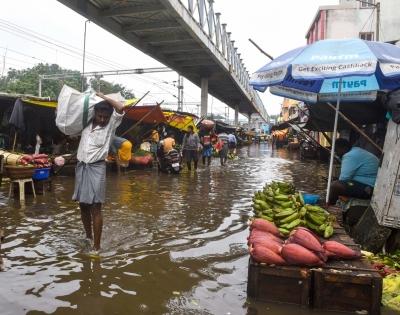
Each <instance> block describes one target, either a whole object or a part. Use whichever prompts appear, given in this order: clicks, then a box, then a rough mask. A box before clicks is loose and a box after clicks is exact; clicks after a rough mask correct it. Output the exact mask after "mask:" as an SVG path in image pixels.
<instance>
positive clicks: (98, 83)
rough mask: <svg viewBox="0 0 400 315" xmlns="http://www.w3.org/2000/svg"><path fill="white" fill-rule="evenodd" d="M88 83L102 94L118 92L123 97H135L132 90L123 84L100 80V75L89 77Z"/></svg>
mask: <svg viewBox="0 0 400 315" xmlns="http://www.w3.org/2000/svg"><path fill="white" fill-rule="evenodd" d="M90 85H91V86H92V88H93V89H95V90H96V91H100V92H102V93H103V94H111V93H117V92H120V93H121V95H122V96H123V97H124V98H125V99H131V98H135V94H134V93H133V92H132V90H128V89H127V88H126V87H125V86H123V85H121V84H118V83H111V82H108V81H105V80H102V79H101V78H100V77H95V78H91V79H90Z"/></svg>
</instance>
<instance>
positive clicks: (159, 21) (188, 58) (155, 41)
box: [58, 0, 257, 115]
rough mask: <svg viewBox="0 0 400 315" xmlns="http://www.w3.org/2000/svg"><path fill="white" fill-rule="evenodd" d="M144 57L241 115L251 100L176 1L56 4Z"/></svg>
mask: <svg viewBox="0 0 400 315" xmlns="http://www.w3.org/2000/svg"><path fill="white" fill-rule="evenodd" d="M58 1H59V2H61V3H63V4H65V5H66V6H68V7H69V8H71V9H73V10H74V11H76V12H78V13H79V14H81V15H83V16H85V17H86V18H87V19H90V20H91V21H93V22H94V23H96V24H98V25H99V26H101V27H102V28H104V29H106V30H108V31H109V32H111V33H112V34H114V35H116V36H117V37H119V38H121V39H122V40H124V41H125V42H127V43H129V44H131V45H132V46H134V47H136V48H137V49H139V50H141V51H142V52H144V53H145V54H147V55H149V56H151V57H153V58H154V59H156V60H158V61H160V62H161V63H163V64H165V65H167V66H168V67H170V68H172V69H174V70H175V71H177V72H178V73H180V74H181V75H183V76H184V77H186V78H187V79H189V80H190V81H192V82H193V83H194V84H196V85H197V86H199V87H200V86H201V80H202V78H203V79H204V78H207V79H208V92H209V93H210V94H211V95H213V96H214V97H216V98H218V99H219V100H221V101H222V102H224V103H226V104H227V105H229V106H230V107H232V108H235V107H236V108H237V106H238V109H239V112H241V113H243V114H246V115H247V114H249V113H256V112H257V109H256V108H255V106H254V104H253V103H252V100H251V95H250V94H249V93H248V92H247V91H246V90H245V89H244V88H243V86H241V84H240V81H239V80H238V79H236V78H235V76H234V75H232V74H231V69H230V66H229V64H228V63H227V62H226V60H225V59H224V58H223V56H222V55H221V53H220V52H219V51H218V50H217V49H216V48H215V45H214V44H213V42H212V41H210V40H209V38H208V37H207V35H206V34H205V33H204V32H203V31H202V29H201V28H200V27H199V25H198V23H197V22H196V21H195V20H194V19H193V18H192V16H191V15H190V13H189V12H188V11H187V9H186V8H185V7H184V6H183V5H182V4H181V3H180V2H179V1H177V0H58Z"/></svg>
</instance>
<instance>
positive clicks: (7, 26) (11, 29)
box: [0, 19, 196, 99]
mask: <svg viewBox="0 0 400 315" xmlns="http://www.w3.org/2000/svg"><path fill="white" fill-rule="evenodd" d="M0 30H1V31H4V32H7V33H9V34H12V35H14V36H18V37H20V38H23V39H25V40H28V41H31V42H33V43H35V44H38V45H41V46H43V47H46V48H48V49H51V50H54V51H56V53H58V51H59V50H58V49H60V51H59V52H60V53H62V54H65V55H67V56H70V57H72V58H75V59H81V58H82V55H83V52H82V51H81V49H79V48H77V47H74V46H72V45H69V44H66V43H63V42H61V41H59V40H56V39H54V38H51V37H49V36H47V35H43V34H40V33H38V32H36V31H33V30H30V29H28V28H25V27H23V26H19V25H16V24H14V23H12V22H9V21H6V20H4V19H0ZM33 38H34V39H33ZM52 46H55V47H57V48H58V49H57V48H54V47H52ZM18 53H19V54H21V55H24V54H22V53H20V52H18ZM25 56H29V55H26V54H25ZM29 57H31V58H34V59H37V60H40V61H42V62H46V61H45V60H43V59H40V58H37V57H33V56H29ZM86 58H87V59H88V60H87V62H88V63H90V64H92V65H96V66H99V65H101V66H103V67H104V66H106V67H107V68H112V70H117V69H120V68H129V67H126V66H124V65H121V64H119V63H116V62H114V61H110V60H107V59H106V58H103V57H101V56H98V55H96V54H93V53H91V52H86ZM128 76H129V77H131V78H132V79H134V80H140V81H141V82H142V81H147V82H149V83H151V84H152V85H153V86H154V85H155V86H156V87H157V88H159V89H161V90H163V91H165V92H166V94H169V95H171V96H173V97H175V98H176V95H175V94H174V92H171V91H168V90H167V89H166V88H163V87H162V86H161V84H160V80H158V79H155V78H151V80H152V81H153V82H152V81H151V80H150V79H149V78H147V80H146V78H144V77H143V74H141V75H140V76H141V78H140V79H138V78H137V77H136V75H134V74H132V75H128ZM154 81H159V82H158V83H156V82H154ZM161 83H162V82H161ZM186 94H187V93H186ZM189 96H190V97H192V98H193V99H196V98H195V97H193V96H192V95H189Z"/></svg>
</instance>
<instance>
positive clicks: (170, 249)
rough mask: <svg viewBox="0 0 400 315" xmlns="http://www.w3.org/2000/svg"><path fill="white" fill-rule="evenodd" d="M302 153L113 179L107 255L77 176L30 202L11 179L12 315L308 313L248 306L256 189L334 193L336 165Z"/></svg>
mask: <svg viewBox="0 0 400 315" xmlns="http://www.w3.org/2000/svg"><path fill="white" fill-rule="evenodd" d="M294 158H295V156H290V155H289V153H288V152H287V151H285V150H284V151H272V150H271V147H270V146H268V144H261V145H252V146H250V147H244V148H242V149H241V150H240V151H239V159H238V160H235V161H229V163H228V165H227V166H225V167H222V168H221V167H220V166H219V165H218V162H219V161H218V160H217V159H214V160H213V163H212V166H211V168H210V169H207V168H205V167H203V166H200V169H199V170H198V172H197V173H188V172H187V171H186V170H184V171H183V172H182V173H181V174H180V175H166V174H159V173H158V172H157V171H156V170H143V171H140V170H134V171H129V172H127V173H126V174H123V175H121V176H120V177H118V175H116V174H114V173H111V172H109V173H108V181H107V192H108V193H107V203H106V205H105V206H104V211H103V214H104V231H103V239H102V247H103V251H102V253H103V254H102V259H101V260H91V259H89V258H87V257H86V256H85V255H83V254H82V240H83V227H82V223H81V221H80V213H79V208H78V205H77V204H76V203H75V202H72V201H71V195H72V188H73V184H74V179H73V177H68V176H59V177H56V178H54V179H53V192H51V193H50V192H46V195H45V196H38V198H37V199H36V201H32V199H31V198H28V201H27V202H26V205H25V206H24V207H20V206H19V204H18V203H14V201H13V200H11V201H10V202H9V201H8V199H7V192H8V185H7V184H4V183H3V185H2V188H1V192H0V202H1V211H0V226H1V227H2V228H4V230H5V234H6V238H5V241H4V243H3V244H2V250H3V255H4V256H5V267H6V270H5V272H1V273H0V314H2V315H19V314H30V315H33V314H62V315H64V314H127V315H128V314H293V311H295V312H296V313H297V314H299V313H300V311H299V310H298V309H297V308H293V307H290V306H278V305H275V306H274V305H262V304H259V303H247V302H246V286H247V263H248V254H247V246H246V237H247V235H248V228H247V220H248V219H249V217H250V216H251V215H252V212H251V207H250V205H251V197H252V194H253V192H254V191H255V190H258V189H260V188H261V186H262V185H264V183H265V182H267V181H271V180H292V179H293V180H294V183H295V185H296V187H297V188H298V189H300V190H305V191H315V190H317V191H320V192H321V191H323V189H324V187H325V184H326V182H325V181H324V179H323V178H324V176H326V170H325V169H326V165H323V164H318V163H316V162H310V161H308V162H301V161H296V162H294V160H293V159H294ZM301 312H304V314H306V313H309V311H306V310H302V311H301Z"/></svg>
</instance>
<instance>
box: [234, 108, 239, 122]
mask: <svg viewBox="0 0 400 315" xmlns="http://www.w3.org/2000/svg"><path fill="white" fill-rule="evenodd" d="M238 125H239V105H236V106H235V126H238Z"/></svg>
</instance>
